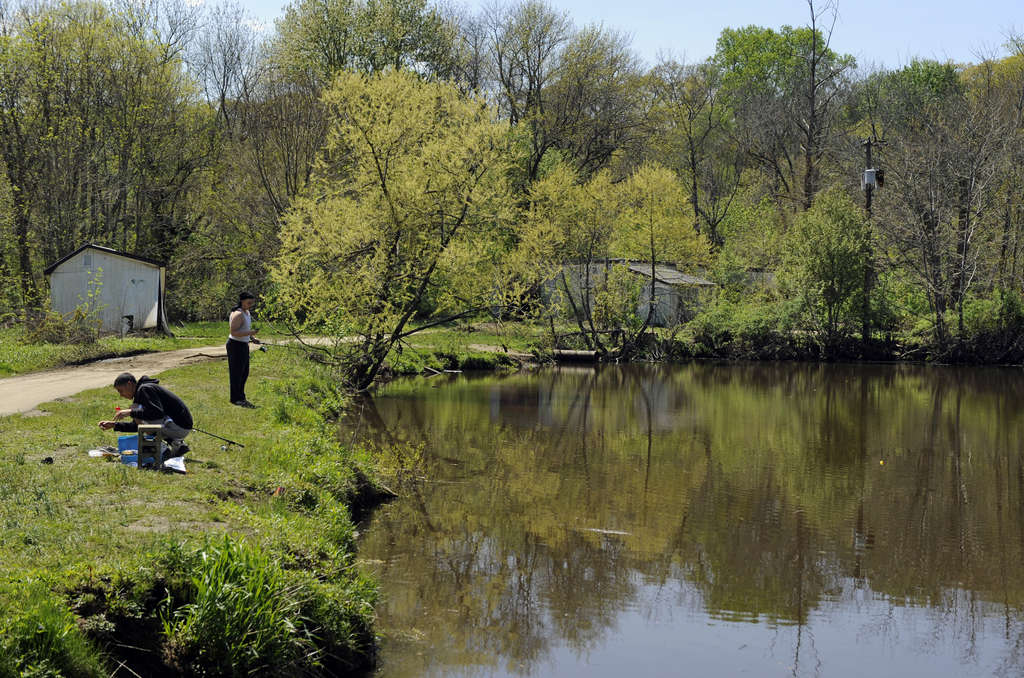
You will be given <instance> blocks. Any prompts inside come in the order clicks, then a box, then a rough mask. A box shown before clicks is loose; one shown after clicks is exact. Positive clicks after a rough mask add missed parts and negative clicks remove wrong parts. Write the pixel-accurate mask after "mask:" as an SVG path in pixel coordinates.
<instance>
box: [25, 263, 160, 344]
mask: <svg viewBox="0 0 1024 678" xmlns="http://www.w3.org/2000/svg"><path fill="white" fill-rule="evenodd" d="M43 273H45V274H46V275H47V277H48V278H49V279H50V300H51V305H52V307H53V310H54V311H57V312H58V313H63V314H66V313H72V312H74V310H75V308H76V307H78V306H79V305H81V304H82V303H83V301H84V300H86V299H87V295H88V293H89V288H90V284H91V283H92V282H93V281H94V280H95V281H98V283H99V286H98V289H99V297H98V304H97V306H98V307H99V316H100V318H101V320H102V325H101V329H102V330H104V331H110V332H116V331H119V330H121V329H122V328H124V327H126V326H127V327H129V328H134V329H144V328H147V327H158V328H162V329H163V330H165V331H166V330H167V329H168V328H167V318H166V315H165V310H164V282H165V269H164V266H163V264H161V263H159V262H156V261H153V260H152V259H146V258H144V257H139V256H135V255H134V254H125V253H124V252H118V251H117V250H112V249H110V248H109V247H101V246H99V245H92V244H89V245H83V246H82V247H79V248H78V249H77V250H75V251H74V252H72V253H71V254H69V255H67V256H66V257H63V258H62V259H60V260H59V261H57V262H56V263H53V264H51V265H50V266H49V267H47V268H46V270H44V271H43Z"/></svg>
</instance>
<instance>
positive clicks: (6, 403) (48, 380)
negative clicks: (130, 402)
mask: <svg viewBox="0 0 1024 678" xmlns="http://www.w3.org/2000/svg"><path fill="white" fill-rule="evenodd" d="M226 357H227V353H226V352H225V350H224V345H223V344H221V345H219V346H203V347H200V348H183V349H179V350H177V351H161V352H159V353H146V354H143V355H134V356H129V357H126V358H110V359H109V360H100V361H97V362H94V363H89V364H87V365H79V366H75V367H60V368H56V369H52V370H46V371H44V372H32V373H31V374H24V375H21V376H17V377H7V378H6V379H0V417H3V416H7V415H9V414H15V413H18V412H29V411H31V410H33V409H34V408H35V407H36V406H37V405H39V404H40V403H45V402H49V401H51V400H56V399H58V398H67V397H68V396H73V395H75V394H76V393H79V392H81V391H85V390H86V389H90V388H100V387H102V386H110V385H111V384H113V383H114V377H116V376H117V375H118V374H120V373H121V372H131V373H132V374H134V375H135V376H137V377H140V376H142V375H143V374H147V375H149V376H153V375H154V374H157V373H158V372H163V371H164V370H169V369H171V368H173V367H181V366H183V365H194V364H195V363H197V362H203V361H206V360H216V359H221V358H226Z"/></svg>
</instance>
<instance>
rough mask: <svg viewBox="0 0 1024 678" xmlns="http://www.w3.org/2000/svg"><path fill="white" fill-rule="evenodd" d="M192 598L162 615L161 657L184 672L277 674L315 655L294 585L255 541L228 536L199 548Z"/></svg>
mask: <svg viewBox="0 0 1024 678" xmlns="http://www.w3.org/2000/svg"><path fill="white" fill-rule="evenodd" d="M191 585H192V591H191V592H190V593H191V596H190V597H191V599H192V602H190V603H187V604H185V605H183V606H181V607H179V608H178V609H176V610H174V611H173V612H170V613H169V614H167V615H165V617H164V620H163V626H164V633H165V634H166V636H167V644H166V646H165V652H166V655H167V663H168V664H169V665H170V666H173V667H176V668H178V669H179V670H181V671H182V672H184V673H189V674H192V673H199V672H206V673H208V674H212V675H222V676H247V675H251V674H254V673H259V674H261V675H283V674H286V673H291V672H293V671H294V670H295V668H296V667H297V666H298V665H301V664H303V663H306V662H307V661H308V659H309V658H311V657H314V656H315V655H316V646H315V645H314V643H313V640H312V638H311V636H310V634H309V633H308V632H307V630H306V629H307V627H308V626H309V620H306V619H304V618H302V616H301V610H302V602H303V601H302V597H301V596H302V590H301V587H300V586H298V585H296V584H294V583H290V582H289V578H288V577H287V576H286V575H285V572H284V570H282V569H281V567H280V566H279V565H278V563H277V562H275V561H274V560H273V559H272V558H271V557H270V556H268V555H267V554H266V553H264V552H263V551H262V550H261V549H260V548H258V547H257V546H255V545H252V544H249V543H247V542H245V541H244V540H232V539H230V538H229V537H224V538H223V539H220V540H217V541H211V542H209V543H208V544H207V546H206V547H205V548H204V549H203V550H202V551H201V552H200V553H199V558H198V563H197V565H196V567H195V570H194V572H193V574H192V577H191Z"/></svg>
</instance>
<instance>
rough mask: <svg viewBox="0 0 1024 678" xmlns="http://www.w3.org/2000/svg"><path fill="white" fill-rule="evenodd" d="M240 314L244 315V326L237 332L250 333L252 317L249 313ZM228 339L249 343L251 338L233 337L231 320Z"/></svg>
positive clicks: (247, 336) (242, 312)
mask: <svg viewBox="0 0 1024 678" xmlns="http://www.w3.org/2000/svg"><path fill="white" fill-rule="evenodd" d="M240 312H241V314H242V326H241V327H239V328H238V330H237V331H239V332H248V331H249V330H251V329H252V316H250V315H249V312H248V311H241V310H240ZM229 317H230V316H229ZM228 339H233V340H234V341H243V342H245V343H248V342H249V339H250V337H249V335H248V334H247V335H245V336H244V337H236V336H234V335H232V334H231V322H230V320H229V321H228Z"/></svg>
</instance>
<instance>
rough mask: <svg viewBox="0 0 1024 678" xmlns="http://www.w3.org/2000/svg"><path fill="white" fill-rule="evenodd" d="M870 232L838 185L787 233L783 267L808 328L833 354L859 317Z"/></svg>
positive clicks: (823, 193)
mask: <svg viewBox="0 0 1024 678" xmlns="http://www.w3.org/2000/svg"><path fill="white" fill-rule="evenodd" d="M869 241H870V231H869V230H868V224H867V218H866V215H865V213H864V212H863V210H861V208H859V207H857V206H856V205H854V204H853V201H852V200H851V199H850V197H849V196H848V195H846V194H845V193H843V192H842V191H841V190H839V189H834V188H833V189H830V190H827V191H824V192H822V193H821V195H820V196H819V199H818V200H817V201H815V203H814V205H813V206H812V207H811V209H809V210H808V211H806V212H803V213H801V214H800V215H798V216H797V218H796V221H795V223H794V224H793V228H792V230H791V231H790V233H789V247H788V248H787V261H786V263H785V268H786V269H787V272H788V273H789V274H790V276H791V280H790V281H789V282H790V284H791V285H792V286H793V288H794V289H793V290H792V292H793V293H794V294H795V296H797V297H799V298H802V299H803V300H804V302H805V304H806V308H807V310H808V311H809V313H810V317H811V319H812V326H811V329H813V330H815V331H818V332H820V333H821V334H822V335H823V337H824V344H825V348H826V350H827V351H828V352H834V351H835V350H836V348H837V347H838V346H839V344H840V343H841V341H842V339H843V338H844V337H845V336H847V335H848V334H849V333H850V331H851V329H850V328H851V327H853V325H854V322H853V321H854V320H855V319H856V318H859V315H858V313H859V309H860V306H859V304H858V303H856V302H857V301H858V300H859V298H860V295H861V294H862V293H863V291H864V289H863V286H864V269H865V267H866V266H868V265H869V264H870V262H869V260H868V258H869V256H870V251H871V248H870V247H869Z"/></svg>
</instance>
